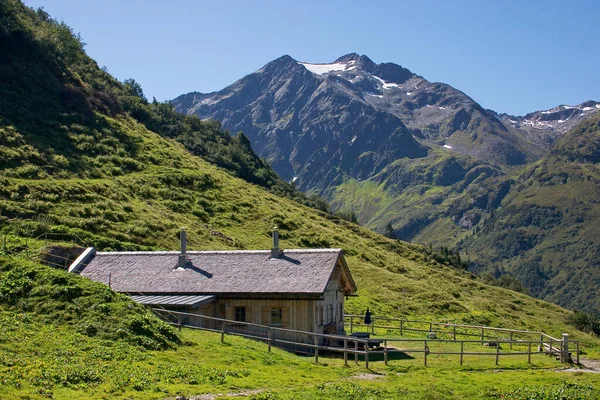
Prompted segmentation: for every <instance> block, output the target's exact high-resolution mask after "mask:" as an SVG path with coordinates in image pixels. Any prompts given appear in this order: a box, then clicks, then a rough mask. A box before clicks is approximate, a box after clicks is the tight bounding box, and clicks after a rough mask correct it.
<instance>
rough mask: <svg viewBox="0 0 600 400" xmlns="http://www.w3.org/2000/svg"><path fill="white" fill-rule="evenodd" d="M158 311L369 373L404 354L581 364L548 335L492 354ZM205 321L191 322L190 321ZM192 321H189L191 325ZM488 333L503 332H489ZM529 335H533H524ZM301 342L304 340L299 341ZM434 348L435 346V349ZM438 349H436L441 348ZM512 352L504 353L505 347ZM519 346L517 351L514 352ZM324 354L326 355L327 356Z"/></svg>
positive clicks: (471, 345) (462, 343)
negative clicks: (333, 356)
mask: <svg viewBox="0 0 600 400" xmlns="http://www.w3.org/2000/svg"><path fill="white" fill-rule="evenodd" d="M153 311H154V312H155V313H156V314H157V315H159V316H160V317H162V318H163V319H164V320H165V321H167V322H169V323H171V324H172V325H175V326H178V327H179V329H180V330H181V328H183V327H186V328H191V329H200V330H205V331H211V332H218V333H221V341H222V342H224V341H225V335H237V336H242V337H246V338H250V339H255V340H260V341H263V342H266V343H267V344H268V351H271V347H272V346H276V347H282V348H286V349H290V350H294V351H299V349H304V351H303V352H305V353H309V354H311V355H313V354H314V357H315V362H318V361H319V352H320V351H321V352H323V351H324V352H329V353H342V355H343V357H344V365H348V357H349V356H352V355H353V356H354V361H355V363H357V364H358V362H359V356H362V358H363V360H364V362H365V367H366V368H369V361H370V360H371V362H372V361H379V360H381V361H383V362H384V363H385V365H388V362H389V360H390V359H401V358H403V357H402V356H403V355H409V354H422V355H423V364H424V365H425V366H426V365H427V362H428V357H430V356H432V355H455V356H459V360H460V365H463V363H464V360H465V356H475V357H478V356H487V357H493V358H495V363H496V365H498V364H499V362H500V358H501V357H507V356H527V362H528V363H531V356H532V355H539V354H543V353H546V354H548V355H552V356H559V357H560V360H561V361H562V362H569V355H568V354H569V350H568V349H569V347H568V346H569V343H570V344H574V345H575V346H576V352H575V353H576V355H577V358H576V362H577V364H579V342H577V341H572V342H569V341H568V335H567V337H566V338H565V340H559V339H556V338H553V337H550V336H548V335H545V334H543V333H542V334H541V335H542V336H541V337H540V338H536V339H535V340H522V339H517V340H508V339H501V340H494V341H493V342H484V343H483V344H487V345H488V346H486V351H475V350H477V349H478V348H481V345H482V341H481V338H479V339H478V340H473V339H456V340H447V339H428V338H427V339H410V338H387V337H386V338H379V339H377V340H374V339H373V338H371V339H362V338H356V337H352V336H343V335H328V334H320V333H314V332H306V331H299V330H293V329H285V328H279V327H272V326H267V325H260V324H254V323H250V322H241V321H232V320H227V319H222V318H215V317H208V316H203V315H198V314H192V313H185V312H177V311H170V310H165V309H156V308H155V309H153ZM193 320H196V321H201V322H200V323H196V324H193V323H190V321H193ZM186 321H187V322H186ZM484 328H486V329H487V330H493V329H497V328H491V327H484ZM522 332H527V331H522ZM299 338H300V339H299ZM374 342H376V343H377V347H375V348H373V347H372V346H373V344H374ZM432 346H433V347H434V348H433V349H432ZM436 346H437V347H438V349H436V348H435V347H436ZM502 346H504V347H508V350H507V349H504V350H503V347H502ZM513 346H514V348H515V350H513ZM321 354H322V353H321Z"/></svg>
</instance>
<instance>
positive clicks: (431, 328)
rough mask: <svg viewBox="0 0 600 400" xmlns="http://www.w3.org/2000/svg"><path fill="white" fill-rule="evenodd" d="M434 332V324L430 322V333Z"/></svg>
mask: <svg viewBox="0 0 600 400" xmlns="http://www.w3.org/2000/svg"><path fill="white" fill-rule="evenodd" d="M431 332H433V324H432V323H431V322H430V323H429V333H431Z"/></svg>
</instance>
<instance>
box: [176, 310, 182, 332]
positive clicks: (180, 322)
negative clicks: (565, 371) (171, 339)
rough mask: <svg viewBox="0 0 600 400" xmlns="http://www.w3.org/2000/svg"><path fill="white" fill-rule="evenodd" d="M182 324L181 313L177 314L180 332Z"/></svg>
mask: <svg viewBox="0 0 600 400" xmlns="http://www.w3.org/2000/svg"><path fill="white" fill-rule="evenodd" d="M181 325H182V321H181V314H178V315H177V327H178V329H179V332H181Z"/></svg>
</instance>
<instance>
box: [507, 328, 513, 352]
mask: <svg viewBox="0 0 600 400" xmlns="http://www.w3.org/2000/svg"><path fill="white" fill-rule="evenodd" d="M512 342H513V331H510V344H509V345H508V347H510V349H511V350H512Z"/></svg>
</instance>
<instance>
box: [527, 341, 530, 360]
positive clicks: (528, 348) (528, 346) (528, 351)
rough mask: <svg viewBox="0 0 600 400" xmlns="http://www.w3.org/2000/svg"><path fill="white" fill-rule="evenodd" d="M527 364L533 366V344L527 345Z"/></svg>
mask: <svg viewBox="0 0 600 400" xmlns="http://www.w3.org/2000/svg"><path fill="white" fill-rule="evenodd" d="M527 363H528V364H531V342H529V343H527Z"/></svg>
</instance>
